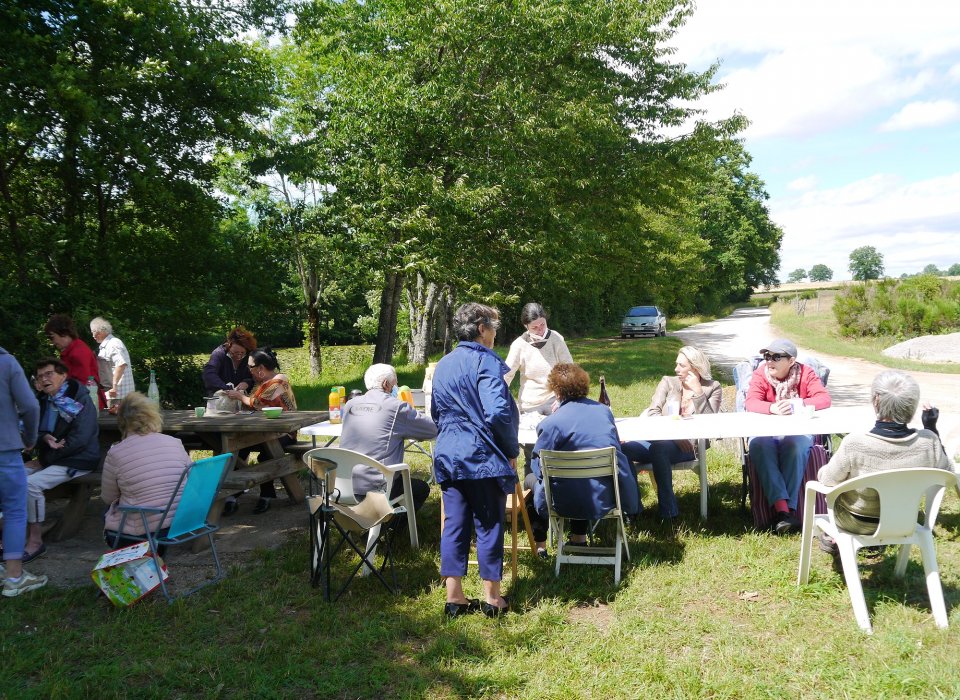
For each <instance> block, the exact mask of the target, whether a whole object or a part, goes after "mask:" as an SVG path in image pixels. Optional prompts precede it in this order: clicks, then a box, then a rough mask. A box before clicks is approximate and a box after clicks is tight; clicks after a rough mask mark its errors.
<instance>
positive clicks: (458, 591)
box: [447, 576, 467, 604]
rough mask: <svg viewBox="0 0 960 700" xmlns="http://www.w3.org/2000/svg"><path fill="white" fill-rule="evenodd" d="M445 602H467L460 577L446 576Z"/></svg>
mask: <svg viewBox="0 0 960 700" xmlns="http://www.w3.org/2000/svg"><path fill="white" fill-rule="evenodd" d="M447 602H448V603H460V604H463V603H466V602H467V597H466V596H465V595H464V594H463V578H462V577H460V576H447Z"/></svg>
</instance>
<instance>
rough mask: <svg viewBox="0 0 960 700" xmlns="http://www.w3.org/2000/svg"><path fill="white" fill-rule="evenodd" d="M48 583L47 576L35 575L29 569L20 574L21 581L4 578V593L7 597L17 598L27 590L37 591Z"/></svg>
mask: <svg viewBox="0 0 960 700" xmlns="http://www.w3.org/2000/svg"><path fill="white" fill-rule="evenodd" d="M46 585H47V577H46V576H34V575H33V574H31V573H30V572H29V571H27V570H24V571H23V574H22V575H21V576H20V580H19V581H13V580H11V579H4V581H3V595H4V597H5V598H15V597H16V596H18V595H20V594H21V593H26V592H27V591H35V590H37V589H38V588H43V587H44V586H46Z"/></svg>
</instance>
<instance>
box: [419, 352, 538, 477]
mask: <svg viewBox="0 0 960 700" xmlns="http://www.w3.org/2000/svg"><path fill="white" fill-rule="evenodd" d="M508 371H509V368H508V367H507V365H506V364H504V362H503V360H501V359H500V357H499V356H498V355H497V354H496V353H495V352H493V350H490V349H489V348H486V347H484V346H483V345H481V344H479V343H475V342H472V341H461V342H460V343H459V344H458V345H457V347H456V348H455V349H454V350H453V352H451V353H450V354H449V355H447V356H446V357H444V358H443V359H442V360H440V362H438V363H437V368H436V370H435V371H434V375H433V394H432V395H431V405H430V414H431V416H432V417H433V420H434V422H436V424H437V429H438V434H437V444H436V447H435V448H434V453H433V468H434V473H435V475H436V479H437V483H439V484H442V483H444V482H446V481H462V480H469V479H487V478H496V479H499V480H500V485H501V487H502V488H503V490H504V491H505V492H506V493H512V492H513V488H514V484H515V483H516V478H517V476H516V472H515V471H514V469H513V467H511V466H510V460H511V459H514V458H516V456H517V455H518V454H519V453H520V444H519V443H518V441H517V431H518V430H519V427H520V412H519V411H518V410H517V404H516V403H515V402H514V400H513V397H512V396H511V395H510V390H509V388H508V387H507V384H506V382H504V381H503V375H504V374H506V373H507V372H508Z"/></svg>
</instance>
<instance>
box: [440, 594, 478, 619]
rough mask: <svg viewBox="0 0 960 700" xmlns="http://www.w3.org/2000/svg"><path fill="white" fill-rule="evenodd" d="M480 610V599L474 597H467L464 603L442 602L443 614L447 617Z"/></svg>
mask: <svg viewBox="0 0 960 700" xmlns="http://www.w3.org/2000/svg"><path fill="white" fill-rule="evenodd" d="M475 612H480V601H479V600H477V599H476V598H467V602H466V603H444V605H443V614H444V615H446V616H447V617H450V618H453V617H461V616H463V615H470V614H472V613H475Z"/></svg>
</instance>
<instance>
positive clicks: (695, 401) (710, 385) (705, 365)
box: [623, 345, 722, 520]
mask: <svg viewBox="0 0 960 700" xmlns="http://www.w3.org/2000/svg"><path fill="white" fill-rule="evenodd" d="M674 374H675V376H673V377H664V378H663V379H661V380H660V384H659V385H658V386H657V390H656V391H655V392H654V393H653V399H651V401H650V408H648V409H647V415H650V416H660V415H681V416H691V415H693V414H695V413H718V412H719V411H720V398H721V395H722V392H721V389H720V382H717V381H714V380H713V379H711V376H710V361H709V360H708V359H707V356H706V355H704V354H703V353H702V352H701V351H700V350H698V349H697V348H695V347H692V346H690V345H686V346H684V347H682V348H680V353H679V354H678V355H677V364H676V367H674ZM623 452H624V454H626V455H627V457H628V458H629V459H630V461H631V462H638V463H640V464H650V465H651V468H652V469H653V476H654V479H656V481H657V501H658V506H659V512H660V517H661V518H664V519H667V520H669V519H671V518H675V517H677V516H678V515H679V514H680V510H679V508H677V499H676V496H674V494H673V465H674V464H677V463H679V462H689V461H691V460H694V459H696V458H697V454H696V450H695V446H694V443H693V442H691V441H690V440H654V441H653V442H647V441H646V440H638V441H633V442H625V443H623Z"/></svg>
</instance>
